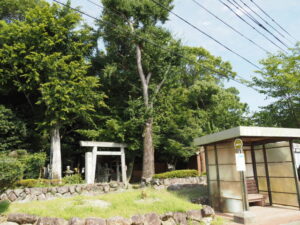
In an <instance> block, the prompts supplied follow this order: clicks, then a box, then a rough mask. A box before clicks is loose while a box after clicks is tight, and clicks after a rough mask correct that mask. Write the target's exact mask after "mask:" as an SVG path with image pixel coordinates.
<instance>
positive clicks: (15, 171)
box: [0, 155, 23, 193]
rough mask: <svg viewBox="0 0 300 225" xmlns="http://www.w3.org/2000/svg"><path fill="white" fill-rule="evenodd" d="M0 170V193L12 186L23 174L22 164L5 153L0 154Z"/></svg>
mask: <svg viewBox="0 0 300 225" xmlns="http://www.w3.org/2000/svg"><path fill="white" fill-rule="evenodd" d="M0 171H1V172H0V193H1V192H3V191H5V190H6V189H8V188H11V187H12V186H13V185H14V184H15V183H16V182H17V181H18V180H20V179H21V178H22V176H23V166H22V164H21V163H20V162H19V161H18V160H16V159H14V158H11V157H8V156H5V155H0Z"/></svg>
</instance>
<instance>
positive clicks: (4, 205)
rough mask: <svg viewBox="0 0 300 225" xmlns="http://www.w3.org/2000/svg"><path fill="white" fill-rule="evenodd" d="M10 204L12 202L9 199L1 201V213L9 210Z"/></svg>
mask: <svg viewBox="0 0 300 225" xmlns="http://www.w3.org/2000/svg"><path fill="white" fill-rule="evenodd" d="M9 205H10V202H9V201H8V200H3V201H0V215H1V214H2V213H4V212H6V211H7V210H8V208H9Z"/></svg>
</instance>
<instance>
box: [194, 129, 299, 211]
mask: <svg viewBox="0 0 300 225" xmlns="http://www.w3.org/2000/svg"><path fill="white" fill-rule="evenodd" d="M237 139H240V140H241V141H242V144H241V148H240V149H236V146H235V142H236V140H237ZM297 139H300V129H288V128H269V127H236V128H232V129H228V130H225V131H222V132H218V133H214V134H211V135H206V136H203V137H199V138H196V139H195V140H194V144H195V145H196V146H203V147H204V149H205V156H206V168H207V184H208V190H209V199H210V204H211V205H212V207H214V208H215V209H216V210H218V211H220V212H230V213H239V212H245V211H247V210H248V209H249V204H252V203H253V204H255V203H256V202H251V201H249V196H250V193H249V187H247V184H248V183H249V181H253V182H250V183H252V184H254V185H255V186H256V187H255V189H256V190H257V196H258V195H261V196H262V197H263V201H264V203H265V204H266V205H271V206H272V205H284V206H293V207H300V195H299V181H298V175H297V169H296V167H295V158H294V152H293V143H294V142H295V141H297ZM238 151H239V152H238ZM237 153H240V154H239V155H241V154H242V155H243V156H244V162H245V165H244V167H245V169H244V170H243V169H242V170H241V169H238V168H237V167H243V166H241V165H238V166H237V164H236V162H237V160H238V159H237V155H238V154H237ZM242 161H243V160H242ZM238 170H239V171H238ZM251 195H253V194H251ZM249 202H250V203H249Z"/></svg>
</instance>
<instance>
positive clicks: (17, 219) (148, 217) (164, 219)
mask: <svg viewBox="0 0 300 225" xmlns="http://www.w3.org/2000/svg"><path fill="white" fill-rule="evenodd" d="M214 215H215V214H214V210H213V209H212V208H211V207H210V206H203V208H202V209H201V210H190V211H187V212H173V213H172V212H169V213H166V214H163V215H158V214H156V213H147V214H144V215H140V214H138V215H134V216H132V217H131V218H123V217H120V216H116V217H111V218H108V219H102V218H86V219H80V218H71V219H70V220H69V221H67V220H64V219H61V218H49V217H37V216H33V215H28V214H21V213H13V214H9V215H8V217H7V218H3V219H2V221H1V217H0V225H22V224H24V225H25V224H26V225H31V224H34V225H45V224H46V225H196V224H205V225H209V224H211V221H212V220H213V218H214Z"/></svg>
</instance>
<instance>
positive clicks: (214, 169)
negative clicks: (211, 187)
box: [208, 166, 217, 180]
mask: <svg viewBox="0 0 300 225" xmlns="http://www.w3.org/2000/svg"><path fill="white" fill-rule="evenodd" d="M208 168H209V179H210V180H217V167H216V166H208Z"/></svg>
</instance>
